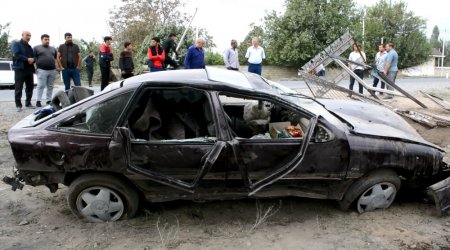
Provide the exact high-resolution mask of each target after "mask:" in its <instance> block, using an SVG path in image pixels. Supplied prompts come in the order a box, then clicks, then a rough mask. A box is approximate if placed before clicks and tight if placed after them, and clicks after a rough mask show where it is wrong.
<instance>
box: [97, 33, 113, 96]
mask: <svg viewBox="0 0 450 250" xmlns="http://www.w3.org/2000/svg"><path fill="white" fill-rule="evenodd" d="M103 41H104V43H103V44H102V45H100V56H99V58H98V64H99V65H100V72H101V74H102V84H101V86H100V90H103V89H104V88H105V87H106V86H108V84H109V72H110V71H111V61H113V60H114V56H113V54H112V52H111V44H112V38H111V37H110V36H105V37H104V38H103Z"/></svg>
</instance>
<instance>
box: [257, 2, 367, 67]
mask: <svg viewBox="0 0 450 250" xmlns="http://www.w3.org/2000/svg"><path fill="white" fill-rule="evenodd" d="M285 5H286V12H285V13H284V14H283V15H280V16H279V15H278V14H277V13H276V12H272V13H270V14H268V15H267V16H266V17H265V23H264V24H265V40H266V42H267V43H266V52H267V55H270V56H268V60H269V62H270V63H272V64H278V65H287V66H297V67H299V66H302V65H303V64H304V63H305V62H307V61H308V60H310V59H311V58H312V57H313V56H314V55H316V54H317V53H318V52H320V51H321V50H322V49H324V48H325V47H326V46H328V45H329V44H330V43H332V42H333V41H334V40H336V39H337V38H338V37H340V36H341V35H343V34H344V33H345V32H346V31H347V30H349V29H350V30H353V27H356V25H357V24H358V23H359V22H360V17H361V12H360V11H358V10H357V9H356V8H355V6H356V4H355V3H354V2H353V0H317V1H312V0H286V2H285Z"/></svg>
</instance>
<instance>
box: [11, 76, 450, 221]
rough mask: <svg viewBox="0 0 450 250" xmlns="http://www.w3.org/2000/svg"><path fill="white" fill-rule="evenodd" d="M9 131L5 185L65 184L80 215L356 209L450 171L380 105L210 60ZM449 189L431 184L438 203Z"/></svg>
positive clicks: (378, 204)
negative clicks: (309, 91)
mask: <svg viewBox="0 0 450 250" xmlns="http://www.w3.org/2000/svg"><path fill="white" fill-rule="evenodd" d="M276 124H285V125H286V124H290V125H293V126H296V128H297V129H298V130H301V131H302V137H290V136H289V135H286V133H283V132H282V131H281V132H280V131H275V130H276V129H274V126H275V125H276ZM8 140H9V142H10V144H11V148H12V151H13V154H14V158H15V161H16V165H15V177H13V178H9V179H7V180H8V182H9V183H11V184H12V185H13V186H14V185H16V187H17V186H18V184H19V183H22V182H25V183H26V184H29V185H32V186H37V185H46V186H48V187H49V188H50V190H51V191H52V192H55V191H56V190H57V189H58V184H64V185H67V186H69V190H68V198H67V199H68V204H69V206H70V208H71V210H72V211H73V213H74V214H75V215H77V216H79V217H80V218H84V219H87V220H89V221H111V220H117V219H120V218H129V217H133V216H134V215H135V214H136V212H137V210H138V207H139V206H138V204H139V202H140V201H142V200H144V199H145V200H147V201H150V202H164V201H171V200H179V199H184V200H214V199H236V198H245V197H249V196H251V197H281V196H299V197H311V198H319V199H333V200H337V201H339V204H340V205H341V207H342V208H343V209H347V208H348V207H349V206H351V205H356V207H357V209H358V211H359V212H366V211H371V210H374V209H377V208H387V207H389V206H390V205H391V204H392V202H393V200H394V199H395V195H396V193H397V191H398V190H399V188H400V186H401V183H402V180H403V182H406V181H416V182H417V183H420V184H421V185H422V186H423V187H427V186H428V185H430V184H433V183H435V182H438V181H445V180H446V178H447V177H448V176H449V175H450V171H449V168H448V166H447V165H446V164H445V163H444V162H443V151H442V149H440V148H439V147H438V146H435V145H433V144H431V143H429V142H427V141H425V140H424V139H423V138H422V137H421V136H420V135H419V134H418V133H417V132H416V131H415V130H414V129H413V128H412V127H410V126H409V125H408V123H407V122H405V121H404V120H403V119H402V118H401V117H400V116H398V115H397V114H395V113H394V112H392V111H391V110H389V109H386V108H384V107H382V106H377V105H373V104H368V103H363V102H357V101H338V100H326V99H313V98H309V97H306V96H303V95H300V94H298V93H297V92H295V91H293V90H291V89H288V88H285V87H283V86H282V85H279V84H277V83H274V82H271V81H269V80H266V79H264V78H262V77H260V76H257V75H254V74H251V73H246V72H235V71H227V70H220V69H214V68H207V69H204V70H178V71H170V72H157V73H149V74H144V75H139V76H136V77H132V78H129V79H126V80H123V81H119V82H116V83H114V84H111V85H109V86H108V87H107V88H106V89H105V90H104V91H102V92H100V93H97V94H96V95H93V96H91V97H88V98H85V99H83V100H81V101H79V102H76V103H74V104H72V105H70V106H68V107H65V108H63V109H61V110H58V111H56V112H54V113H52V114H49V115H47V116H42V115H41V116H39V117H38V115H37V114H32V115H30V116H28V117H26V118H25V119H23V120H22V121H20V122H19V123H17V124H16V125H15V126H14V127H12V128H11V129H10V130H9V132H8ZM448 186H449V184H448V183H447V184H446V185H440V188H441V190H444V191H440V192H438V196H439V197H441V198H440V204H441V205H440V207H439V208H440V210H441V211H445V210H447V209H448V202H447V201H445V199H447V200H448V197H449V195H448ZM436 192H437V191H436ZM442 197H443V198H442Z"/></svg>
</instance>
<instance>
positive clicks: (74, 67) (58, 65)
mask: <svg viewBox="0 0 450 250" xmlns="http://www.w3.org/2000/svg"><path fill="white" fill-rule="evenodd" d="M30 39H31V33H30V32H29V31H24V32H23V33H22V38H21V39H20V41H18V42H15V43H13V46H12V51H13V69H14V73H15V76H14V77H15V103H16V109H17V111H18V112H20V111H22V101H21V99H22V90H23V87H24V85H25V94H26V98H25V107H28V108H35V106H33V104H32V103H31V98H32V95H33V88H34V80H33V74H34V73H36V74H37V79H38V83H37V97H36V106H37V107H41V106H42V103H41V101H42V96H43V92H44V89H46V90H47V91H46V95H45V98H46V99H45V100H46V104H49V103H50V102H51V98H52V94H53V84H54V82H55V80H56V78H57V77H58V74H59V72H61V74H62V79H63V82H64V87H65V90H69V89H70V86H71V81H73V83H74V85H75V86H81V80H80V66H81V63H82V62H84V64H85V65H86V73H87V77H88V82H89V87H92V78H93V74H94V65H95V63H96V58H95V56H94V52H93V51H89V54H88V55H87V56H86V57H85V58H81V51H80V48H79V46H78V45H77V44H75V43H73V41H72V34H71V33H65V34H64V40H65V42H64V43H63V44H61V45H60V46H59V47H58V50H56V49H55V47H53V46H50V36H49V35H47V34H43V35H42V36H41V44H40V45H38V46H35V47H34V48H32V47H31V46H30V45H29V41H30ZM176 40H177V35H176V34H175V33H171V34H170V35H169V36H168V38H167V39H166V40H165V41H164V43H163V44H162V45H161V44H160V42H161V41H160V38H158V37H153V38H152V39H151V44H150V46H149V47H148V50H147V55H148V59H149V64H148V66H149V70H150V72H156V71H162V70H165V69H166V68H167V67H168V66H171V67H172V68H173V69H178V68H179V65H178V63H177V62H176V60H174V59H173V56H171V53H172V54H173V55H175V56H177V55H178V54H177V50H176ZM112 41H113V39H112V37H110V36H105V37H104V39H103V43H102V44H101V45H100V48H99V58H98V64H99V66H100V72H101V86H100V89H101V90H103V89H104V88H105V87H106V86H107V85H108V84H109V79H110V74H111V73H110V72H111V62H112V61H113V60H114V55H113V53H112V50H111V44H112ZM204 45H205V40H204V39H203V38H197V39H196V40H195V43H194V44H193V45H191V46H190V47H189V48H188V49H187V51H186V56H185V60H184V68H185V69H202V68H205V52H204V50H203V47H204ZM237 46H238V44H237V41H236V40H232V41H231V47H230V48H229V49H227V50H226V51H225V52H224V54H223V59H224V63H225V66H226V68H227V69H229V70H239V68H240V64H239V53H238V48H237ZM132 49H133V44H132V43H131V42H125V43H124V47H123V51H122V52H121V53H120V57H119V68H120V71H121V75H122V78H124V79H126V78H128V77H131V76H133V70H134V63H133V55H132ZM245 57H246V58H247V60H248V71H249V72H252V73H255V74H258V75H261V73H262V62H263V60H264V59H265V58H266V55H265V52H264V48H262V47H261V46H260V45H259V39H258V38H256V37H255V38H253V39H252V46H250V47H249V48H248V49H247V52H246V54H245ZM35 64H36V66H35Z"/></svg>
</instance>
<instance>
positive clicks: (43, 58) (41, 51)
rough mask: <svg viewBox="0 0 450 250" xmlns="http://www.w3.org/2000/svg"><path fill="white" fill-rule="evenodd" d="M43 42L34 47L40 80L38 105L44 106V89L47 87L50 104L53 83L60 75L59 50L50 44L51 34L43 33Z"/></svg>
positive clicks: (38, 78)
mask: <svg viewBox="0 0 450 250" xmlns="http://www.w3.org/2000/svg"><path fill="white" fill-rule="evenodd" d="M41 43H42V44H41V45H37V46H35V47H34V48H33V51H34V58H35V59H36V74H37V80H38V84H37V97H36V107H42V104H41V99H42V94H43V93H44V89H47V92H46V95H45V100H46V101H47V102H46V104H50V102H51V99H52V95H53V83H54V82H55V80H56V78H57V77H58V72H57V71H56V54H57V52H56V49H55V48H54V47H53V46H50V36H49V35H47V34H43V35H42V36H41Z"/></svg>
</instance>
